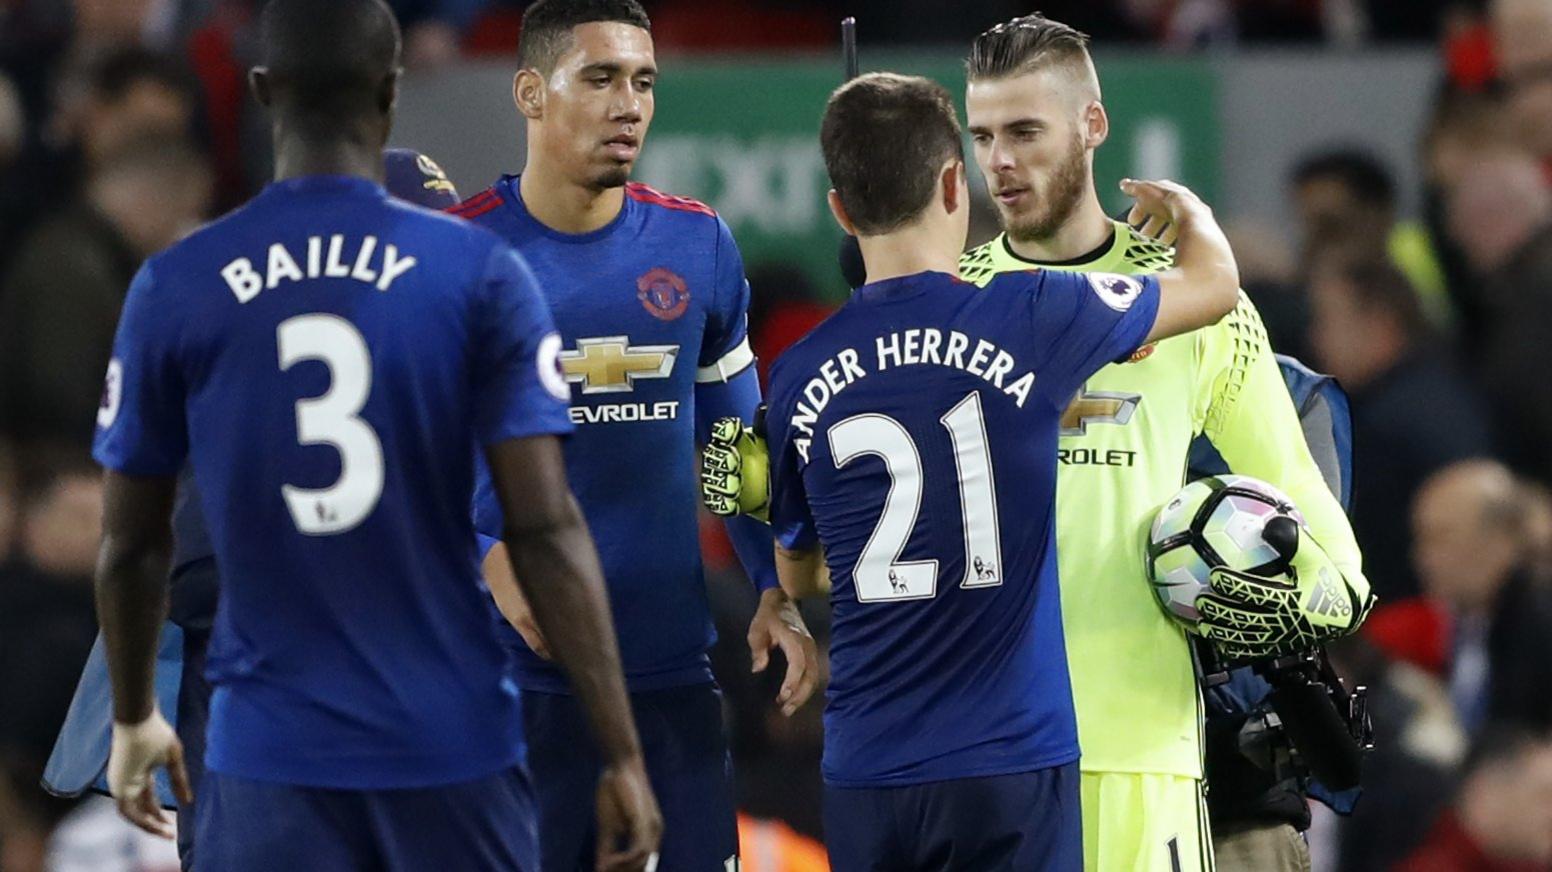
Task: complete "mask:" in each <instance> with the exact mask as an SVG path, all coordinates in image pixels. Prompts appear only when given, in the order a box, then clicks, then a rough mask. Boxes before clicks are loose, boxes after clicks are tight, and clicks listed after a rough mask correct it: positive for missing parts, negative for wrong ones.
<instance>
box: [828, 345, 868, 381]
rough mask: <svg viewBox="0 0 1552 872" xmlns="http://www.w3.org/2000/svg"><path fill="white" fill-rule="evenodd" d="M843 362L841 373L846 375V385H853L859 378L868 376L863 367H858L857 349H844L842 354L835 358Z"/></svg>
mask: <svg viewBox="0 0 1552 872" xmlns="http://www.w3.org/2000/svg"><path fill="white" fill-rule="evenodd" d="M835 359H836V360H839V361H840V362H841V372H843V373H845V374H846V383H847V384H851V383H852V382H854V381H856V380H857V379H859V378H862V377H863V376H865V375H867V373H865V372H863V371H862V367H860V366H858V365H857V352H856V350H855V349H851V348H843V349H841V353H840V354H837V355H836V356H835Z"/></svg>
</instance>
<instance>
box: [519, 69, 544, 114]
mask: <svg viewBox="0 0 1552 872" xmlns="http://www.w3.org/2000/svg"><path fill="white" fill-rule="evenodd" d="M512 102H513V103H516V104H517V111H518V112H519V113H521V114H522V116H523V117H524V118H527V119H528V120H530V121H538V120H539V119H540V118H543V117H544V77H543V76H541V75H539V71H538V70H535V69H523V70H518V71H517V75H516V76H514V77H513V78H512Z"/></svg>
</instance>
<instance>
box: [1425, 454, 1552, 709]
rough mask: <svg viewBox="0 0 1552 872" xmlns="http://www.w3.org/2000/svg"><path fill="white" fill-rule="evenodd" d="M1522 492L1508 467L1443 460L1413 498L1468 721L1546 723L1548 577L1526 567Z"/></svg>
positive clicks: (1456, 696)
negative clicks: (1447, 627) (1448, 464)
mask: <svg viewBox="0 0 1552 872" xmlns="http://www.w3.org/2000/svg"><path fill="white" fill-rule="evenodd" d="M1527 517H1528V516H1527V513H1526V511H1525V501H1524V492H1523V490H1522V489H1521V487H1520V486H1519V484H1518V483H1517V482H1516V481H1515V479H1514V477H1513V475H1512V474H1511V473H1510V472H1509V470H1508V469H1506V468H1504V467H1503V466H1502V465H1500V464H1498V463H1495V462H1493V461H1487V460H1475V461H1467V462H1463V463H1458V464H1455V465H1454V466H1451V467H1449V468H1447V469H1444V470H1442V471H1440V472H1438V473H1437V474H1435V475H1434V476H1433V477H1432V478H1430V479H1429V480H1428V482H1427V483H1426V484H1425V485H1424V486H1423V488H1422V489H1421V490H1420V491H1419V492H1418V494H1417V501H1416V503H1414V504H1413V508H1412V519H1413V527H1414V530H1413V533H1414V537H1415V538H1414V543H1415V544H1414V553H1415V561H1416V564H1417V572H1418V576H1419V579H1420V580H1421V582H1422V585H1423V589H1424V590H1425V591H1426V592H1427V593H1428V595H1429V596H1430V597H1432V598H1433V599H1435V600H1437V601H1438V602H1440V603H1442V604H1443V605H1444V607H1445V608H1446V609H1447V610H1448V612H1449V615H1450V619H1451V620H1450V635H1451V640H1450V645H1449V648H1450V652H1451V665H1450V674H1449V681H1450V696H1451V698H1452V699H1453V700H1454V702H1455V709H1456V712H1457V713H1458V714H1459V715H1460V720H1461V723H1462V724H1464V725H1465V727H1466V729H1467V730H1469V731H1475V730H1476V729H1478V728H1480V727H1481V726H1482V725H1483V724H1485V723H1487V722H1489V721H1493V720H1513V721H1518V722H1521V723H1526V724H1529V725H1531V726H1534V727H1536V728H1538V729H1547V728H1552V657H1548V656H1547V654H1546V646H1547V640H1548V639H1552V587H1549V586H1548V584H1547V583H1546V581H1545V580H1544V579H1539V578H1535V577H1533V576H1532V575H1531V574H1530V572H1529V571H1528V568H1527V566H1528V557H1529V554H1530V552H1529V549H1528V547H1527V545H1528V544H1529V543H1528V541H1527V538H1526V535H1525V532H1526V528H1525V521H1526V519H1527Z"/></svg>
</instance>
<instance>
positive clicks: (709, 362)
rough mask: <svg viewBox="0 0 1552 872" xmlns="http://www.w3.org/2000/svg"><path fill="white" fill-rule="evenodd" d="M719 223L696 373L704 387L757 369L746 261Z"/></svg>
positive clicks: (725, 226) (724, 227)
mask: <svg viewBox="0 0 1552 872" xmlns="http://www.w3.org/2000/svg"><path fill="white" fill-rule="evenodd" d="M716 220H717V250H716V256H715V261H716V267H715V273H716V275H715V281H716V283H717V285H716V288H714V289H713V295H712V305H711V311H710V313H709V315H708V317H707V319H706V335H705V337H704V338H703V340H702V342H701V355H700V359H699V360H698V361H697V363H696V366H697V367H699V368H698V369H697V370H696V372H695V380H696V381H697V382H699V383H701V384H706V383H718V382H725V381H728V380H729V379H731V378H733V376H736V375H738V374H739V373H741V372H743V371H744V370H746V369H748V368H749V367H750V366H753V365H754V352H753V351H752V350H751V349H750V347H749V279H748V278H747V277H746V276H745V275H744V258H743V256H742V255H740V254H739V252H738V243H736V242H734V241H733V233H732V231H730V230H728V226H727V224H725V223H724V222H723V221H722V219H721V218H718V219H716Z"/></svg>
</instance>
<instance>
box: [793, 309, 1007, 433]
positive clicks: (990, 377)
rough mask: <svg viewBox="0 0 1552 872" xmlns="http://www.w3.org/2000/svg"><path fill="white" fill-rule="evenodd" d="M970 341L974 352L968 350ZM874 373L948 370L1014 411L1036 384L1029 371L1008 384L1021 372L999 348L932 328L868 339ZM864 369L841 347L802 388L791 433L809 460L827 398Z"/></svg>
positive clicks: (852, 351) (862, 375)
mask: <svg viewBox="0 0 1552 872" xmlns="http://www.w3.org/2000/svg"><path fill="white" fill-rule="evenodd" d="M972 343H973V348H972ZM873 344H874V352H875V353H874V357H873V362H874V368H873V369H874V371H875V372H883V371H884V370H886V369H889V368H891V367H901V366H915V365H925V364H933V365H936V366H947V367H952V368H954V369H958V370H961V371H963V372H968V373H970V374H971V375H975V376H979V377H980V378H981V379H983V380H985V381H986V383H987V384H990V385H992V386H993V387H995V388H997V389H998V390H1000V391H1002V392H1003V393H1004V394H1007V395H1008V396H1010V397H1012V398H1013V402H1014V403H1015V404H1016V405H1018V407H1019V408H1021V409H1022V408H1024V403H1025V402H1027V401H1028V400H1029V392H1030V389H1031V388H1033V387H1034V384H1035V373H1034V371H1033V370H1025V371H1024V374H1023V375H1021V376H1019V377H1018V378H1016V379H1013V380H1012V381H1007V378H1008V376H1010V375H1012V374H1013V372H1014V371H1015V370H1016V369H1023V367H1020V366H1019V364H1018V361H1017V360H1016V359H1015V358H1014V357H1013V355H1012V354H1009V353H1008V352H1006V351H1004V350H1002V349H1001V348H998V347H997V346H996V345H994V344H993V343H991V342H987V341H986V340H985V339H974V338H972V337H970V336H967V335H965V334H964V333H961V332H959V331H958V330H947V331H944V330H938V329H936V328H934V327H922V328H912V329H910V330H897V331H895V332H893V333H890V334H888V335H885V336H879V337H877V338H875V339H874V340H873ZM867 375H868V371H867V370H865V369H863V368H862V365H861V355H860V354H858V353H857V350H856V349H854V348H843V349H841V350H840V351H839V352H837V353H836V354H835V356H834V357H831V358H830V359H828V360H826V361H825V362H824V363H822V364H820V365H819V374H818V375H816V376H814V377H813V378H811V379H809V381H808V384H806V385H804V386H803V392H802V393H803V399H802V400H799V401H798V402H797V403H796V404H795V406H794V407H793V413H792V429H794V430H797V431H799V432H801V433H803V434H804V435H803V436H799V437H796V438H794V439H793V440H792V444H793V447H794V448H796V449H797V452H798V454H799V455H801V456H802V458H803V462H804V463H807V462H808V446H809V444H810V442H811V441H812V440H813V437H814V426H813V425H814V423H815V422H816V421H817V420H818V419H819V415H820V413H822V412H824V410H825V407H826V406H828V405H829V404H830V400H831V398H833V397H835V396H836V395H837V394H839V393H840V392H841V391H843V390H845V389H846V388H847V387H848V386H850V385H851V384H852V383H853V382H856V381H857V380H858V379H861V378H865V377H867Z"/></svg>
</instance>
